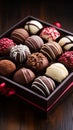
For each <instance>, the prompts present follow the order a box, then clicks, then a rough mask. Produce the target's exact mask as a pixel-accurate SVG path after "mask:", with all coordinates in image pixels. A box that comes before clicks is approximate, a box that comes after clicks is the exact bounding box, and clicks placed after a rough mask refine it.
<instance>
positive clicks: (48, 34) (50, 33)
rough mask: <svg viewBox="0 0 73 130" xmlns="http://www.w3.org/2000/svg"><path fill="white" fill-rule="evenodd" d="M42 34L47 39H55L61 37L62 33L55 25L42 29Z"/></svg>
mask: <svg viewBox="0 0 73 130" xmlns="http://www.w3.org/2000/svg"><path fill="white" fill-rule="evenodd" d="M40 36H41V37H42V38H43V39H45V40H47V41H51V40H52V41H55V40H56V39H57V38H59V37H60V33H59V32H58V30H57V29H55V28H54V27H45V28H44V29H43V30H42V31H41V33H40Z"/></svg>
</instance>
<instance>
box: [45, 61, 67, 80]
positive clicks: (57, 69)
mask: <svg viewBox="0 0 73 130" xmlns="http://www.w3.org/2000/svg"><path fill="white" fill-rule="evenodd" d="M68 74H69V73H68V70H67V68H66V67H65V66H64V65H63V64H62V63H53V64H51V65H50V66H49V67H47V69H46V73H45V75H47V76H49V77H51V78H52V79H53V80H55V81H57V82H62V80H64V79H65V78H66V77H67V76H68Z"/></svg>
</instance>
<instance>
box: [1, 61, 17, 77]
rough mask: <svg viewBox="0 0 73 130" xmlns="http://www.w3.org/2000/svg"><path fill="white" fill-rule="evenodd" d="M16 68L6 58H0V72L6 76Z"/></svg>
mask: <svg viewBox="0 0 73 130" xmlns="http://www.w3.org/2000/svg"><path fill="white" fill-rule="evenodd" d="M15 70H16V65H15V64H14V63H13V62H12V61H10V60H7V59H3V60H0V74H1V75H3V76H6V77H8V76H9V75H11V74H12V73H13V72H14V71H15Z"/></svg>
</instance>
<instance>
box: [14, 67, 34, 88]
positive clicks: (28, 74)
mask: <svg viewBox="0 0 73 130" xmlns="http://www.w3.org/2000/svg"><path fill="white" fill-rule="evenodd" d="M35 77H36V76H35V74H34V72H33V71H31V70H30V69H28V68H25V67H23V68H20V69H19V70H17V71H16V72H15V74H14V76H13V80H14V81H15V82H17V83H19V84H22V85H26V86H27V85H29V84H30V83H31V82H32V81H33V80H34V78H35Z"/></svg>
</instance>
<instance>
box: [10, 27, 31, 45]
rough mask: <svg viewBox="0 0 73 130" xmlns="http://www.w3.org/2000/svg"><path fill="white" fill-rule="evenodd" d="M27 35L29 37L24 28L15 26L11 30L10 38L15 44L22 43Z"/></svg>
mask: <svg viewBox="0 0 73 130" xmlns="http://www.w3.org/2000/svg"><path fill="white" fill-rule="evenodd" d="M27 37H29V34H28V32H27V31H26V30H25V29H24V28H17V29H14V30H13V31H12V32H11V39H13V40H14V41H15V42H16V43H17V44H23V43H24V42H25V39H27Z"/></svg>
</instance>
